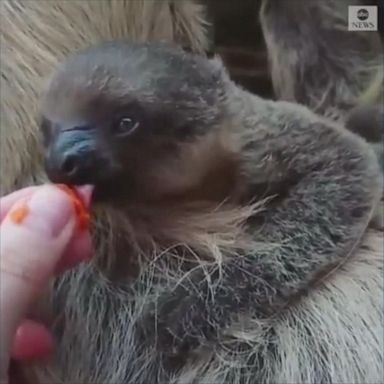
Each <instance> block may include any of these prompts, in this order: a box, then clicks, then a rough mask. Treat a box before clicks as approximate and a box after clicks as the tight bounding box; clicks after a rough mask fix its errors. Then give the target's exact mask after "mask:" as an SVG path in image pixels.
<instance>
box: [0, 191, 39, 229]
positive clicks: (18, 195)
mask: <svg viewBox="0 0 384 384" xmlns="http://www.w3.org/2000/svg"><path fill="white" fill-rule="evenodd" d="M38 188H39V187H38V186H32V187H27V188H23V189H20V190H18V191H16V192H13V193H11V194H9V195H7V196H4V197H2V198H1V199H0V222H1V221H3V219H4V217H5V216H6V215H7V213H8V211H9V210H10V209H11V207H12V206H13V205H14V204H15V203H16V202H17V201H19V200H20V199H23V198H28V197H30V196H32V194H33V193H34V192H36V190H37V189H38Z"/></svg>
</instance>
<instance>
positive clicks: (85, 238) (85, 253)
mask: <svg viewBox="0 0 384 384" xmlns="http://www.w3.org/2000/svg"><path fill="white" fill-rule="evenodd" d="M92 254H93V249H92V240H91V235H90V233H89V232H88V231H82V232H81V233H80V234H78V233H76V234H75V235H74V237H73V239H71V241H70V243H69V244H68V248H67V249H66V250H65V251H64V254H63V256H62V257H61V259H60V260H59V262H58V264H57V265H56V268H55V273H56V274H59V273H63V272H64V271H66V270H67V269H70V268H73V267H74V266H76V265H77V264H79V263H81V262H83V261H88V260H90V259H91V257H92Z"/></svg>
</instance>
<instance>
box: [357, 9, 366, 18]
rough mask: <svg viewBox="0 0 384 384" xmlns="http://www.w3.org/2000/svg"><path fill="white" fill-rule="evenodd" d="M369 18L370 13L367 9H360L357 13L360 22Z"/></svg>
mask: <svg viewBox="0 0 384 384" xmlns="http://www.w3.org/2000/svg"><path fill="white" fill-rule="evenodd" d="M368 17H369V12H368V11H367V10H366V9H359V10H358V11H357V18H358V19H359V20H360V21H364V20H367V19H368Z"/></svg>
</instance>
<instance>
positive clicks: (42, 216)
mask: <svg viewBox="0 0 384 384" xmlns="http://www.w3.org/2000/svg"><path fill="white" fill-rule="evenodd" d="M74 228H75V216H74V210H73V205H72V202H71V200H70V199H69V198H68V196H67V194H65V193H64V192H62V191H60V190H58V189H57V188H55V187H52V186H47V187H41V188H40V189H39V190H38V191H37V192H36V193H35V194H33V196H32V197H31V198H30V200H28V201H27V202H23V203H16V204H14V206H13V207H12V208H11V209H10V211H9V212H8V214H7V216H6V217H5V219H4V220H3V223H2V224H1V227H0V237H1V241H0V266H1V269H0V273H1V278H0V284H1V289H0V299H1V301H0V305H1V309H2V310H1V311H0V320H1V321H0V323H1V327H0V343H1V346H2V350H3V352H2V353H4V351H7V350H8V351H9V350H10V349H9V348H10V347H11V342H12V338H13V335H14V333H15V331H16V326H17V324H19V323H20V321H21V320H22V318H23V317H24V316H25V314H26V311H27V309H28V308H29V305H30V304H31V303H32V300H33V299H34V298H35V297H36V295H37V294H38V293H39V291H40V290H41V289H42V287H43V286H45V285H46V284H47V283H48V281H49V278H50V276H51V275H52V273H53V270H54V267H55V265H56V264H57V262H58V261H59V259H60V257H61V255H62V254H63V252H64V250H65V249H66V247H67V246H68V243H69V241H70V239H71V238H72V236H73V233H74ZM4 361H5V362H6V359H2V361H1V363H2V364H3V363H4Z"/></svg>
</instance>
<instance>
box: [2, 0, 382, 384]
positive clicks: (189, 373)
mask: <svg viewBox="0 0 384 384" xmlns="http://www.w3.org/2000/svg"><path fill="white" fill-rule="evenodd" d="M54 3H55V4H54ZM153 3H157V4H158V3H160V2H158V1H154V2H151V1H149V0H143V1H116V2H114V3H113V4H112V7H110V6H109V3H108V6H106V3H103V2H101V1H89V2H87V1H75V0H72V1H64V2H63V1H58V2H53V1H50V2H44V3H42V2H37V1H25V2H14V1H13V2H5V1H3V2H1V4H0V6H1V9H0V12H1V23H0V28H1V33H2V46H1V49H2V51H1V54H2V55H1V60H2V63H1V64H2V65H1V71H2V78H1V92H2V95H1V97H2V103H1V108H2V111H1V112H2V122H1V143H0V145H1V160H2V161H1V163H0V167H1V187H2V191H1V192H2V193H7V192H9V191H11V190H13V189H15V188H18V187H21V186H24V185H28V184H30V183H33V182H36V181H43V180H45V179H44V176H43V174H42V172H41V163H40V162H39V159H38V155H37V153H38V147H37V140H36V138H37V124H36V121H35V119H34V116H35V112H36V110H37V95H38V93H39V90H40V89H41V86H42V81H43V78H44V76H45V74H46V73H48V72H50V70H51V69H52V68H53V66H54V65H55V64H56V62H57V61H58V60H60V59H61V58H62V57H63V56H65V55H66V54H67V53H68V51H70V50H72V49H76V48H79V47H82V46H86V45H88V44H89V43H91V42H95V41H98V40H100V39H104V38H119V37H121V36H122V35H124V34H127V36H133V37H134V38H137V39H146V38H148V37H150V36H152V37H155V36H157V35H156V34H157V33H159V32H158V31H159V29H157V30H156V32H153V33H152V32H148V30H147V29H146V28H147V26H148V20H145V21H146V22H145V21H144V18H141V17H139V16H138V15H139V14H141V15H153V14H155V15H156V18H154V19H151V17H152V16H150V17H149V20H153V23H154V24H156V22H157V20H158V19H157V17H158V15H159V13H158V10H157V8H155V9H156V11H153V7H158V6H159V5H155V4H153ZM164 3H165V2H162V4H163V5H162V6H164V7H165V8H167V7H166V5H164ZM144 4H151V5H146V6H144ZM175 4H183V6H185V7H187V8H188V10H189V12H190V13H189V14H188V17H184V18H183V20H184V22H183V23H180V24H179V23H178V24H179V25H188V30H192V29H195V31H196V33H191V34H189V36H190V37H191V36H192V37H193V38H196V36H202V39H203V41H204V37H203V36H204V34H203V33H199V31H202V29H203V28H204V22H203V20H201V19H200V12H199V8H196V5H195V4H192V3H191V2H189V1H188V2H187V1H185V2H183V3H182V2H180V1H177V2H175ZM129 7H137V9H136V10H135V16H134V18H132V19H131V20H130V17H129V13H128V12H127V9H130V8H129ZM147 7H148V8H147ZM151 7H152V11H151ZM144 8H145V9H147V13H145V12H144V11H142V10H143V9H144ZM141 12H143V13H141ZM84 14H86V15H87V17H83V15H84ZM78 15H81V17H78ZM125 15H128V16H125ZM179 17H180V16H179ZM42 20H44V22H42ZM95 20H97V22H95ZM134 20H136V22H133V21H134ZM172 20H175V19H172ZM176 20H177V19H176ZM188 20H191V24H189V22H188ZM130 21H132V22H130ZM47 22H48V23H49V24H48V25H49V26H48V27H47V26H46V25H44V23H45V24H46V23H47ZM149 24H151V23H149ZM143 29H145V30H146V31H147V32H145V31H143ZM151 31H154V29H151ZM148 34H149V35H150V36H148ZM172 38H174V36H172ZM175 38H176V37H175ZM200 42H201V40H200ZM197 43H198V44H197V45H198V46H199V44H200V43H199V42H197ZM202 45H204V44H202ZM345 70H349V69H348V68H345ZM336 81H337V78H336ZM255 210H256V211H257V210H258V207H257V206H256V207H252V208H245V209H243V210H239V209H233V208H232V209H227V210H219V211H218V210H217V207H205V208H204V209H202V207H198V208H193V209H192V208H188V209H187V212H188V215H186V214H185V211H186V209H184V208H183V207H178V208H177V210H169V209H167V210H166V212H165V213H162V212H158V214H156V215H154V217H155V218H154V219H152V222H151V223H150V224H151V226H149V227H148V228H149V229H150V230H149V231H148V232H149V234H148V236H150V237H156V236H154V235H153V231H152V229H153V228H156V229H157V230H159V231H161V232H160V234H159V235H160V236H162V235H164V234H167V235H169V236H172V237H175V238H177V239H179V242H180V243H181V244H187V245H192V246H193V248H195V249H198V250H201V251H202V253H206V254H210V255H213V257H214V258H215V259H217V260H220V258H221V255H222V252H223V251H226V250H228V249H229V250H231V249H233V247H235V246H238V245H240V246H241V244H242V243H241V242H240V241H241V239H239V237H238V236H239V233H241V231H240V229H241V224H242V223H243V222H244V220H245V219H246V218H247V217H248V216H249V215H250V214H251V213H253V212H254V211H255ZM180 212H181V213H182V214H180ZM97 216H98V220H97V222H96V224H95V226H96V228H99V231H100V234H101V235H100V236H101V238H102V239H103V240H99V243H98V244H97V248H96V249H97V250H98V255H97V258H96V259H95V261H94V263H93V264H92V265H87V266H85V265H84V266H80V267H79V268H78V269H77V270H76V271H73V272H71V273H69V274H67V275H66V276H65V277H64V278H63V279H61V280H60V281H59V282H58V283H57V284H56V289H55V294H54V297H53V299H54V300H53V304H54V305H53V313H60V316H54V317H53V318H54V320H55V324H56V331H57V335H58V336H59V339H58V342H59V345H58V349H57V351H56V355H55V356H54V357H53V359H52V361H51V362H49V363H47V362H44V363H42V364H38V365H36V366H34V367H30V369H28V374H29V375H30V374H31V370H33V371H34V373H35V378H36V380H31V382H34V383H35V382H46V383H58V382H63V383H68V384H69V383H91V382H92V383H106V382H107V383H116V384H120V383H128V382H131V383H140V382H161V379H162V378H163V379H164V372H163V371H162V370H161V369H160V368H159V367H158V365H157V360H156V356H155V355H153V354H148V355H146V356H143V355H142V351H141V350H140V348H136V347H137V345H136V340H134V334H133V332H132V327H134V326H135V321H136V320H137V318H138V316H139V315H140V313H141V311H142V310H143V308H142V306H141V304H140V303H142V302H143V301H144V300H145V299H146V298H148V296H149V297H153V296H154V295H156V294H158V292H157V290H156V288H157V287H156V286H155V285H153V284H152V281H153V280H152V279H150V278H149V277H148V281H146V282H144V284H143V285H142V286H137V285H132V284H127V282H125V281H124V279H123V278H122V276H121V275H120V274H119V272H120V270H121V268H119V263H117V260H116V259H117V258H116V257H115V256H116V255H115V249H114V247H113V245H114V240H115V239H116V238H119V237H120V238H121V237H123V238H124V237H126V238H127V242H128V243H130V244H131V246H132V247H134V248H135V249H136V252H135V253H136V254H137V253H140V255H141V256H140V260H141V259H142V258H145V259H148V257H149V258H150V259H153V254H156V255H157V259H156V260H157V261H158V265H159V269H157V270H154V273H157V274H159V273H160V272H159V271H161V267H162V265H164V264H162V255H163V254H164V251H165V250H167V251H168V253H172V252H171V251H172V250H171V249H168V248H166V249H165V250H164V249H158V246H157V241H156V239H154V241H153V242H150V241H148V239H147V240H146V243H147V244H148V243H149V244H151V246H150V248H151V250H152V253H151V252H150V251H148V250H143V251H142V252H138V250H140V249H141V248H140V244H135V243H134V242H132V243H131V242H130V241H129V240H130V239H132V238H133V236H134V233H132V231H134V229H133V228H132V221H131V220H130V219H129V218H128V217H126V216H125V215H122V213H121V212H114V211H113V210H111V209H107V211H106V212H99V213H97ZM164 217H165V218H167V223H165V224H164V221H163V220H161V224H162V225H163V226H162V227H159V222H158V221H156V218H158V220H160V219H163V218H164ZM103 255H104V257H103ZM105 255H108V258H106V257H105ZM140 260H139V263H140ZM120 262H121V261H120ZM123 262H130V260H127V261H123ZM134 264H135V263H134ZM165 266H166V265H165ZM106 276H108V277H109V279H107V278H106ZM382 276H383V242H382V232H378V231H373V230H369V231H368V232H367V234H366V236H365V238H364V242H363V244H362V245H361V247H360V248H359V250H358V251H357V252H356V253H355V254H354V255H353V257H351V259H350V260H349V262H348V263H346V264H345V265H344V266H343V267H342V268H340V269H338V270H337V271H336V272H335V273H334V274H333V275H332V276H330V277H327V278H324V281H323V282H322V283H321V284H320V286H319V287H318V288H317V289H314V290H312V291H311V292H309V294H308V296H307V297H306V298H305V300H303V301H302V302H301V303H297V304H295V305H292V307H291V308H290V309H289V310H288V311H287V312H285V313H284V314H282V315H281V316H278V317H277V318H276V319H273V321H270V320H268V321H265V322H261V321H258V322H255V321H252V320H251V319H249V318H244V319H242V321H241V323H238V324H235V325H233V327H232V328H231V329H228V330H227V334H228V337H227V338H226V339H225V341H224V342H223V343H221V344H220V345H218V346H217V349H216V350H215V351H212V350H208V351H205V352H204V351H202V352H201V354H200V356H197V358H196V360H195V361H191V362H190V363H189V364H188V365H186V366H184V367H183V368H182V370H181V371H180V372H179V373H178V374H177V375H175V376H174V377H173V378H171V379H169V380H167V381H166V382H167V383H175V384H176V383H178V384H181V383H183V384H187V383H193V382H196V383H206V384H208V383H222V382H226V383H233V384H240V383H254V382H265V383H268V382H274V383H282V384H283V383H284V384H285V383H315V382H319V381H321V380H322V381H323V382H333V383H347V382H348V383H349V382H351V383H362V382H364V383H372V384H373V383H378V382H381V380H382V377H383V374H384V372H383V349H384V345H383V326H382V324H383V313H384V311H383V288H384V287H383V278H382ZM165 277H166V278H168V279H169V281H170V283H172V278H173V276H168V275H165ZM176 279H177V277H176ZM143 287H144V288H145V289H143ZM132 297H135V298H136V305H133V306H132V305H130V303H131V298H132ZM260 350H262V351H264V354H265V356H266V357H267V358H266V359H263V364H261V363H260V361H259V360H257V359H255V356H256V355H257V354H258V355H259V353H260ZM258 379H259V381H258Z"/></svg>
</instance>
